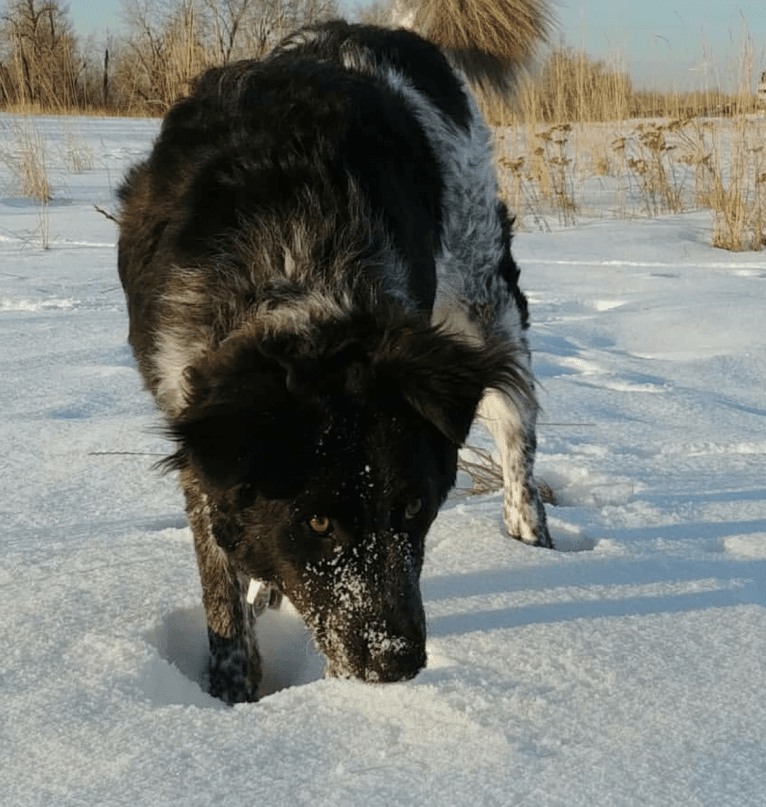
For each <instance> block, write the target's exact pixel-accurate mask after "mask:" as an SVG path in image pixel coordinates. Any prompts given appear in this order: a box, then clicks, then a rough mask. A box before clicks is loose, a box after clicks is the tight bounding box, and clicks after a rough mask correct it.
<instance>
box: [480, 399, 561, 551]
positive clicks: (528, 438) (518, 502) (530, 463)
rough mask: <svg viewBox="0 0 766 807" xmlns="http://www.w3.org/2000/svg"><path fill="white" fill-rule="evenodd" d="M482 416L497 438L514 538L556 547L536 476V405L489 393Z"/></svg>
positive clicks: (505, 502) (509, 526)
mask: <svg viewBox="0 0 766 807" xmlns="http://www.w3.org/2000/svg"><path fill="white" fill-rule="evenodd" d="M477 414H478V416H479V417H480V418H481V419H482V421H483V422H484V424H485V425H486V426H487V428H488V429H489V431H490V432H491V434H492V436H493V437H494V438H495V442H496V443H497V447H498V450H499V453H500V465H501V467H502V470H503V518H504V520H505V525H506V527H507V529H508V534H509V535H510V536H511V537H512V538H516V539H517V540H521V541H524V543H527V544H532V545H534V546H543V547H548V548H553V543H552V542H551V539H550V535H549V534H548V527H547V524H546V519H545V508H544V506H543V503H542V501H541V500H540V497H539V495H538V492H537V486H536V484H535V480H534V477H533V474H532V469H533V467H534V460H535V450H536V448H537V441H536V438H535V421H536V419H537V412H536V408H535V407H534V405H530V404H527V403H525V402H523V401H519V402H517V401H515V400H514V399H513V397H511V395H509V394H507V393H505V392H502V391H500V390H497V389H488V390H486V391H485V393H484V396H483V398H482V399H481V402H480V403H479V408H478V411H477Z"/></svg>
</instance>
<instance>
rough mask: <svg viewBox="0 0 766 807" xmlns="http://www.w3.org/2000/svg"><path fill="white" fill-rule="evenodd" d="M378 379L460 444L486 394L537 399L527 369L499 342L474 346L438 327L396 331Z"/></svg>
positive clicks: (381, 358)
mask: <svg viewBox="0 0 766 807" xmlns="http://www.w3.org/2000/svg"><path fill="white" fill-rule="evenodd" d="M375 369H376V376H377V378H378V382H379V383H380V381H381V380H383V379H386V378H387V379H390V381H391V382H393V384H394V385H395V386H396V387H397V388H398V389H399V390H400V391H401V393H402V395H403V396H404V398H405V400H406V401H407V402H408V403H409V404H410V406H412V407H413V408H414V409H415V410H416V411H417V412H418V413H419V414H420V415H422V416H423V417H424V418H426V420H428V421H430V422H431V423H432V424H433V425H434V426H435V427H436V428H437V429H438V430H439V431H440V432H441V433H442V434H443V435H444V436H445V437H447V438H448V439H449V440H450V441H451V442H453V443H455V444H456V445H462V444H463V443H464V442H465V439H466V437H467V436H468V432H469V431H470V428H471V424H472V422H473V419H474V417H475V415H476V407H477V406H478V405H479V401H480V400H481V397H482V395H483V394H484V390H485V389H487V388H489V387H495V388H498V389H506V390H509V391H510V392H511V393H512V394H513V395H514V396H515V397H518V398H521V399H524V400H526V399H529V400H531V401H534V395H533V393H532V388H531V385H530V382H529V380H528V376H527V373H526V371H525V370H524V368H523V365H521V364H520V363H519V362H518V361H517V360H516V358H515V356H514V355H513V353H512V352H509V350H508V347H507V345H506V344H505V343H504V342H501V341H500V340H490V341H488V342H487V343H485V344H483V345H472V344H468V343H466V342H465V341H463V340H461V339H460V338H459V337H456V336H453V335H450V334H447V333H444V332H443V331H441V330H440V329H438V328H435V327H428V328H422V329H418V328H407V329H403V330H401V329H398V330H397V332H396V333H392V334H391V335H390V336H389V337H388V338H386V340H384V343H383V344H382V345H381V349H380V351H379V353H378V355H377V356H376V368H375Z"/></svg>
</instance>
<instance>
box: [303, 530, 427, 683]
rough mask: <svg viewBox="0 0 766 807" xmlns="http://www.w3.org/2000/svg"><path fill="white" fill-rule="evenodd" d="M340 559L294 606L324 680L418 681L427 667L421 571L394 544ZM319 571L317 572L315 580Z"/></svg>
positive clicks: (310, 583)
mask: <svg viewBox="0 0 766 807" xmlns="http://www.w3.org/2000/svg"><path fill="white" fill-rule="evenodd" d="M380 543H381V542H377V541H374V542H372V544H367V546H366V547H365V549H366V551H365V552H364V553H362V552H361V551H357V552H351V553H349V554H347V553H343V554H342V555H340V556H339V557H338V558H337V559H336V561H335V563H334V564H333V566H332V568H325V569H324V570H321V571H322V572H326V573H325V574H323V573H321V572H320V570H317V569H315V570H313V571H314V574H312V575H311V577H310V579H309V580H307V581H306V582H307V583H308V585H307V586H306V588H305V589H304V593H305V594H310V597H307V596H302V597H300V598H299V602H298V603H296V605H297V607H298V610H299V611H301V613H302V614H303V617H304V619H305V620H306V622H307V624H309V625H310V627H311V628H312V629H313V631H314V637H315V640H316V643H317V645H318V646H319V648H320V650H321V651H322V652H323V653H324V654H325V656H326V657H327V660H328V665H327V670H326V675H327V676H329V677H350V678H358V679H361V680H363V681H368V682H376V683H386V682H393V681H404V680H407V679H408V678H412V677H413V676H415V675H417V674H418V672H419V671H420V670H422V669H423V667H425V664H426V621H425V612H424V610H423V601H422V598H421V595H420V568H419V567H420V564H419V563H418V564H413V563H412V562H411V560H410V557H411V556H410V553H409V552H407V551H404V552H402V551H401V549H402V546H401V544H400V545H399V546H397V545H396V542H394V545H393V546H391V545H388V546H386V547H385V549H384V550H383V551H382V552H379V551H374V549H375V548H376V545H377V547H378V548H379V547H380ZM317 572H319V573H317Z"/></svg>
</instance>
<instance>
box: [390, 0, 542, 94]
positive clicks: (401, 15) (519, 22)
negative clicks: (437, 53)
mask: <svg viewBox="0 0 766 807" xmlns="http://www.w3.org/2000/svg"><path fill="white" fill-rule="evenodd" d="M393 22H394V24H395V25H400V26H402V27H405V28H411V29H412V30H414V31H417V32H418V33H419V34H420V35H421V36H424V37H425V38H426V39H428V40H430V41H431V42H434V43H435V44H437V45H439V46H440V47H442V48H443V49H444V51H445V52H446V53H447V55H448V56H450V58H451V59H452V61H453V62H454V64H455V65H456V66H457V67H459V68H460V69H461V70H462V71H463V72H464V73H465V75H466V77H467V78H468V80H469V81H471V82H472V83H474V84H476V85H478V86H479V87H480V88H482V89H485V90H486V89H492V90H496V91H498V92H501V93H505V92H507V90H508V89H509V87H510V84H511V82H512V80H513V76H514V74H515V73H516V72H517V70H518V69H519V68H520V67H521V66H523V65H524V64H525V63H526V62H527V61H529V59H530V57H531V56H532V54H533V52H534V49H535V46H536V44H537V43H538V42H540V41H541V40H544V39H545V38H546V35H547V33H548V29H549V27H550V24H551V14H550V11H549V9H548V4H547V2H546V0H396V2H395V3H394V10H393Z"/></svg>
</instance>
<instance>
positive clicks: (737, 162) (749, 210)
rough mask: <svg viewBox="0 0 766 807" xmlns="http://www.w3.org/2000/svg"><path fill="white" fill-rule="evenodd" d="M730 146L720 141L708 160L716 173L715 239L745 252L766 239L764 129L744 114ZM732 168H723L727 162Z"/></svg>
mask: <svg viewBox="0 0 766 807" xmlns="http://www.w3.org/2000/svg"><path fill="white" fill-rule="evenodd" d="M732 129H733V131H732V132H731V136H730V138H729V143H728V150H727V149H725V148H722V147H721V146H720V145H719V146H718V147H717V148H716V149H715V150H714V152H713V155H712V159H711V160H709V161H707V162H706V163H705V166H706V167H707V170H708V171H709V172H710V173H711V174H712V176H711V185H712V191H711V193H710V206H711V208H712V209H713V233H712V239H711V243H712V244H713V246H715V247H721V248H722V249H728V250H733V251H736V252H741V251H743V250H756V251H757V250H760V249H761V248H762V247H763V245H764V243H766V161H765V160H764V142H763V136H762V134H761V132H759V131H758V130H756V128H755V127H754V125H753V123H752V121H749V120H748V119H746V118H744V117H742V118H741V119H739V120H738V121H736V122H735V123H734V125H733V127H732ZM727 151H728V153H727ZM724 165H726V166H727V167H728V171H724V170H723V166H724Z"/></svg>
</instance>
